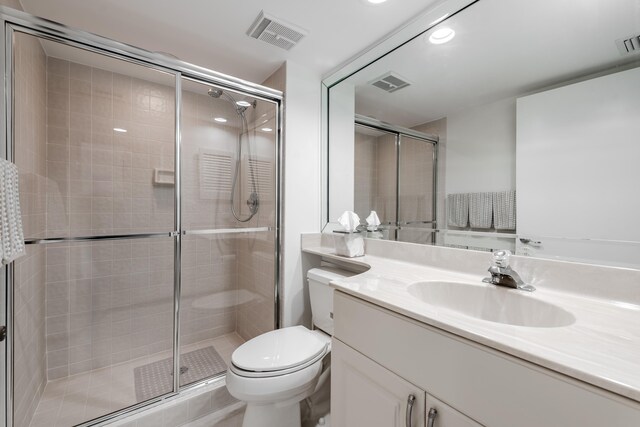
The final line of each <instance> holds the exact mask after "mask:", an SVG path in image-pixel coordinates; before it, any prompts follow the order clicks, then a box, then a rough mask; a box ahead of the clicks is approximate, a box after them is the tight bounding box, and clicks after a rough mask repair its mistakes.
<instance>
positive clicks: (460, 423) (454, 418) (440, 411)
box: [331, 339, 482, 427]
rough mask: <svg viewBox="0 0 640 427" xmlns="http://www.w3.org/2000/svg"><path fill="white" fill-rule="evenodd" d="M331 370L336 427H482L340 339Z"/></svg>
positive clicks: (333, 413)
mask: <svg viewBox="0 0 640 427" xmlns="http://www.w3.org/2000/svg"><path fill="white" fill-rule="evenodd" d="M331 366H332V368H331V369H332V379H331V398H332V402H331V407H332V410H331V422H332V426H334V427H350V426H367V427H425V426H426V427H482V426H481V425H480V424H478V423H476V422H474V421H473V420H471V419H470V418H468V417H466V416H464V415H463V414H461V413H460V412H458V411H456V410H455V409H453V408H451V407H450V406H448V405H446V404H445V403H443V402H441V401H440V400H438V399H436V398H435V397H433V396H430V395H428V394H427V393H426V392H425V391H424V390H423V389H421V388H420V387H418V386H416V385H414V384H411V383H410V382H408V381H407V380H405V379H404V378H402V377H400V376H398V375H396V374H394V373H393V372H391V371H390V370H388V369H386V368H384V367H383V366H381V365H379V364H377V363H375V362H374V361H372V360H371V359H369V358H368V357H366V356H364V355H362V354H361V353H358V352H357V351H355V350H354V349H352V348H351V347H349V346H347V345H346V344H344V343H343V342H341V341H340V340H337V339H334V340H333V343H332V350H331ZM430 420H431V423H429V421H430Z"/></svg>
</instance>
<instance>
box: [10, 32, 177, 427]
mask: <svg viewBox="0 0 640 427" xmlns="http://www.w3.org/2000/svg"><path fill="white" fill-rule="evenodd" d="M13 41H14V43H13V58H12V60H13V82H14V85H13V87H12V95H13V96H12V98H13V100H14V102H13V117H14V125H13V128H12V131H13V147H14V150H13V153H12V154H13V158H14V161H15V163H16V165H17V166H18V169H19V171H20V193H21V194H20V199H21V200H20V201H21V206H22V219H23V225H24V234H25V239H26V242H27V251H26V255H25V256H23V257H21V258H19V259H18V260H17V261H16V262H15V263H14V266H13V271H14V275H13V281H12V288H11V292H12V297H13V300H12V302H13V305H12V308H13V316H12V320H13V328H12V338H13V339H12V352H13V353H12V354H13V360H12V361H11V363H12V368H13V369H12V371H13V373H14V375H13V388H12V392H13V408H11V410H12V413H13V421H14V422H13V424H14V426H16V427H26V426H34V427H37V426H52V425H56V426H71V425H76V424H81V423H84V422H88V421H90V420H92V419H96V418H99V417H102V416H105V415H107V414H110V413H113V412H116V411H119V410H122V409H124V408H127V407H130V406H134V405H137V404H140V403H143V402H145V401H148V400H149V399H152V398H155V397H158V396H161V395H165V394H167V393H170V392H172V391H173V380H172V371H173V348H174V345H173V335H174V334H173V325H174V299H175V298H174V280H173V277H174V259H175V256H174V247H175V241H176V237H175V230H176V228H175V194H176V192H175V187H174V185H173V183H172V182H171V179H170V178H171V174H172V173H173V170H174V161H175V155H174V153H175V103H176V100H175V93H176V89H175V82H176V76H175V74H174V73H169V72H165V71H161V70H159V69H154V68H150V67H146V66H142V65H138V64H133V63H130V62H126V61H123V60H118V59H115V58H111V57H108V56H104V55H101V54H97V53H94V52H90V51H86V50H82V49H79V48H75V47H71V46H68V45H65V44H62V43H58V42H54V41H51V40H48V39H44V38H38V37H35V36H32V35H28V34H25V33H21V32H19V31H16V32H15V33H14V40H13ZM10 354H11V353H10ZM154 369H155V370H154Z"/></svg>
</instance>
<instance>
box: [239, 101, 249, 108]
mask: <svg viewBox="0 0 640 427" xmlns="http://www.w3.org/2000/svg"><path fill="white" fill-rule="evenodd" d="M236 105H238V106H239V107H251V103H250V102H247V101H238V102H236Z"/></svg>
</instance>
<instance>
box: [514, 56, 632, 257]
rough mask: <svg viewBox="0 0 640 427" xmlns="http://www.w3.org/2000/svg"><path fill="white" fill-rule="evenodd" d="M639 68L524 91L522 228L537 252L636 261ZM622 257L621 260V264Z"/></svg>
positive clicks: (520, 125) (520, 150) (520, 103)
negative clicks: (538, 244)
mask: <svg viewBox="0 0 640 427" xmlns="http://www.w3.org/2000/svg"><path fill="white" fill-rule="evenodd" d="M639 117H640V69H638V68H635V69H632V70H627V71H622V72H619V73H615V74H609V75H607V76H603V77H598V78H594V79H591V80H587V81H583V82H580V83H575V84H572V85H567V86H563V87H561V88H558V89H554V90H549V91H545V92H542V93H538V94H535V95H531V96H526V97H523V98H520V99H518V123H517V125H518V149H517V164H518V176H517V184H518V213H517V221H518V234H520V235H523V234H524V237H536V236H538V237H543V236H544V237H545V238H541V239H539V240H542V243H543V246H542V247H541V248H538V249H537V251H536V254H535V255H537V256H554V255H563V256H565V257H566V256H567V255H568V254H569V255H570V254H574V255H573V256H574V258H579V259H586V260H607V261H608V262H611V261H612V262H614V263H615V262H618V261H622V260H628V262H627V263H623V264H622V265H631V266H637V265H638V261H637V260H638V259H640V244H636V245H626V244H611V243H609V244H605V245H602V244H596V242H588V241H584V240H583V241H582V242H581V243H580V244H579V245H577V242H575V241H566V240H558V239H556V238H570V239H600V240H618V241H634V242H640V227H638V224H637V221H638V218H640V198H639V197H638V183H639V182H640V168H638V160H639V159H640V144H638V136H639V135H640V119H639ZM618 265H620V264H618Z"/></svg>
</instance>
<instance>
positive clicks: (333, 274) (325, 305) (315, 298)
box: [307, 267, 357, 335]
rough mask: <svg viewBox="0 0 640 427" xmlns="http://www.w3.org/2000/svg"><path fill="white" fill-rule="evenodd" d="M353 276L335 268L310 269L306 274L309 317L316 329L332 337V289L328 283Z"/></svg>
mask: <svg viewBox="0 0 640 427" xmlns="http://www.w3.org/2000/svg"><path fill="white" fill-rule="evenodd" d="M355 274H357V273H353V272H351V271H346V270H341V269H339V268H335V267H319V268H312V269H311V270H309V271H308V272H307V281H308V282H309V299H310V300H311V315H312V317H313V320H312V321H313V325H314V326H315V327H316V328H318V329H320V330H322V331H324V332H325V333H327V334H329V335H333V288H332V287H331V286H329V282H330V281H332V280H338V279H344V278H345V277H351V276H353V275H355Z"/></svg>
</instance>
